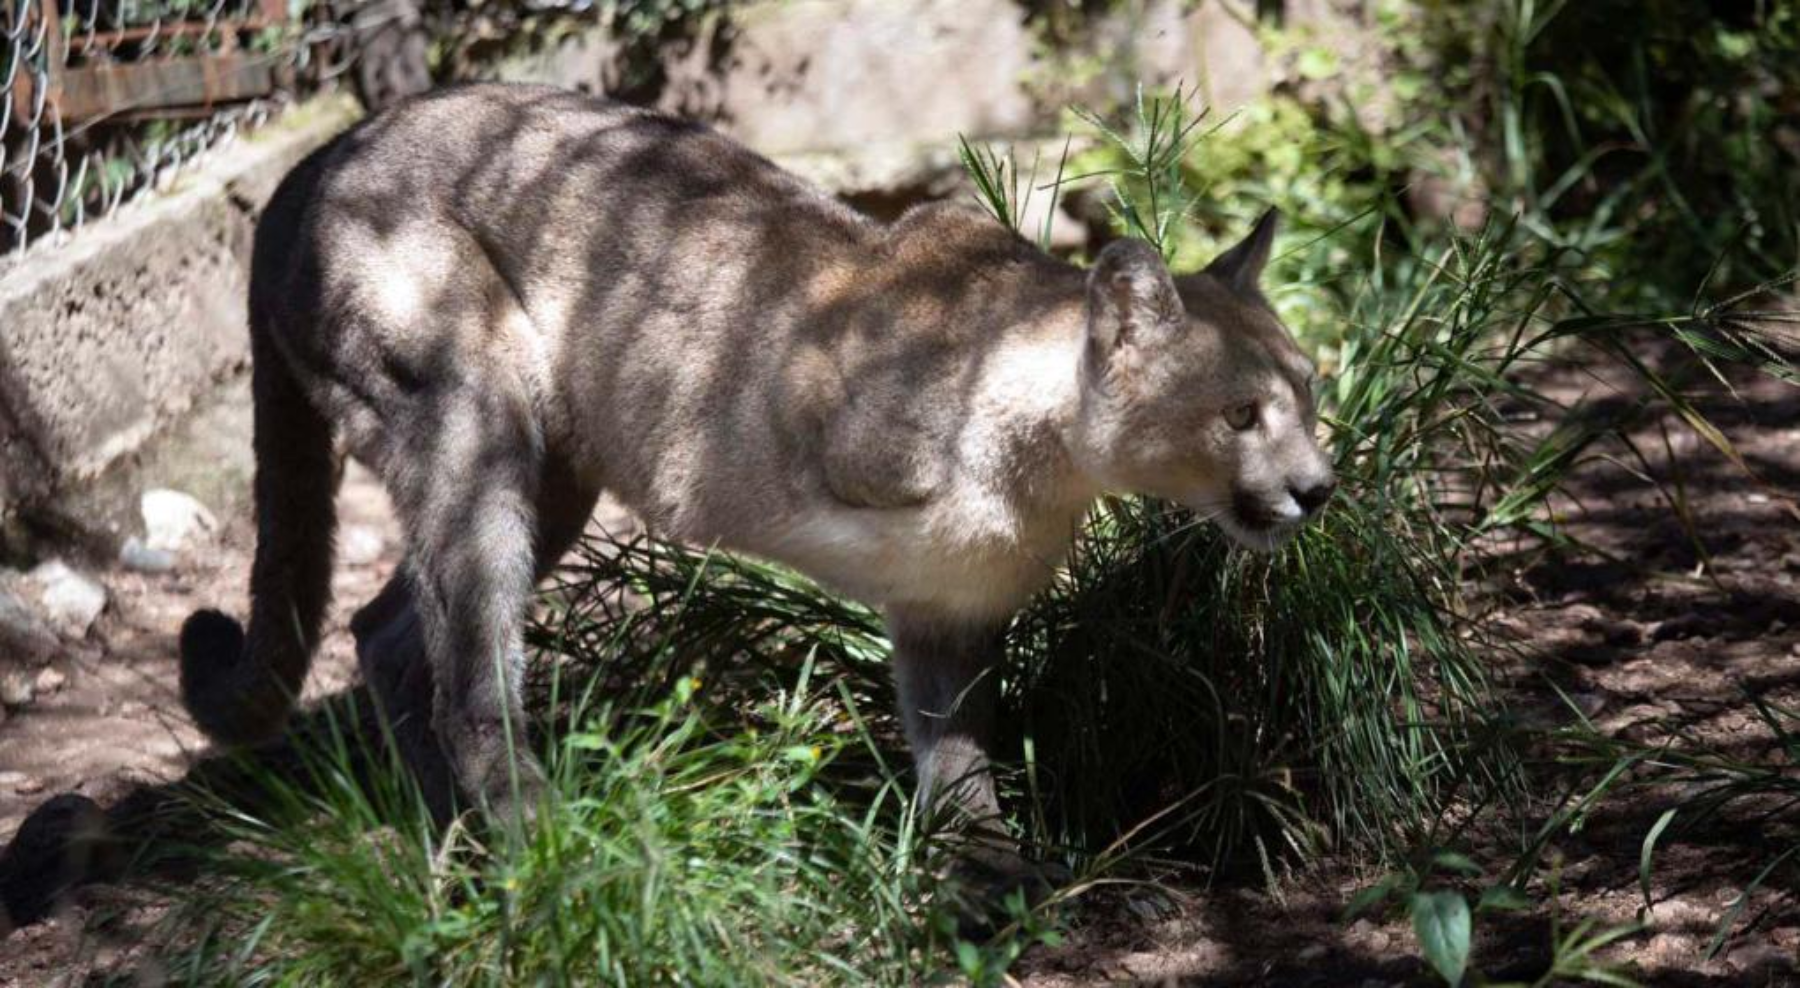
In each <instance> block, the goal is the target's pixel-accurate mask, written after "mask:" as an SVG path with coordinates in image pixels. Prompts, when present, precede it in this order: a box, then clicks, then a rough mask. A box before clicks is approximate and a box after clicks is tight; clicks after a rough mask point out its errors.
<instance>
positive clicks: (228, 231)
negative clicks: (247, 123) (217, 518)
mask: <svg viewBox="0 0 1800 988" xmlns="http://www.w3.org/2000/svg"><path fill="white" fill-rule="evenodd" d="M355 113H356V111H355V108H354V105H353V104H351V103H350V102H349V101H348V100H347V99H345V98H342V97H336V98H331V99H327V100H323V101H320V102H318V103H315V104H313V105H309V106H305V107H302V108H299V109H297V110H296V111H295V112H293V113H291V114H289V115H288V116H286V117H285V118H283V119H282V120H281V121H280V122H278V123H277V124H275V125H273V126H271V127H269V128H266V129H264V130H262V131H260V132H258V133H257V134H255V135H253V136H252V137H250V138H248V139H246V140H244V141H242V142H240V143H238V144H236V145H234V146H231V147H227V148H223V149H220V150H218V151H216V152H214V153H213V154H212V155H210V156H209V157H208V158H207V160H206V161H205V162H204V163H203V164H201V165H198V166H196V167H195V168H193V169H191V170H189V171H186V172H183V173H180V174H179V175H178V177H177V179H176V180H175V182H174V184H173V186H172V187H171V188H170V189H169V190H168V191H167V192H166V193H162V194H158V195H154V196H148V197H145V198H143V199H140V200H138V201H137V202H134V203H132V204H130V205H128V206H125V207H124V208H122V209H120V210H119V212H118V213H117V214H115V215H114V216H112V217H109V218H107V219H104V220H99V221H96V222H93V223H90V224H88V225H86V226H84V227H82V228H80V229H79V230H77V231H75V232H74V233H73V234H71V235H69V236H67V237H66V238H63V239H60V240H53V241H44V242H41V243H39V244H37V245H34V246H33V247H32V248H31V249H29V250H28V251H26V252H25V254H23V255H22V256H19V257H16V258H11V259H8V260H7V261H5V262H4V266H0V533H4V532H6V531H8V530H9V528H10V530H11V532H12V535H11V538H10V540H8V541H10V542H11V543H14V545H13V548H14V549H15V550H16V549H17V546H16V543H17V542H18V541H19V532H18V525H17V516H18V513H19V510H20V508H21V506H24V505H30V506H32V507H33V508H35V509H38V510H37V511H36V512H35V515H36V517H35V518H34V522H35V523H37V524H39V525H44V524H48V525H50V526H51V527H53V528H67V529H69V530H68V531H66V532H63V533H61V534H65V535H69V536H74V537H77V538H78V539H81V540H85V541H98V542H101V543H104V542H106V541H107V540H108V539H109V538H110V537H111V536H114V535H118V534H122V533H123V530H124V529H125V528H126V527H128V526H129V525H130V523H131V519H130V511H131V505H132V504H134V502H133V501H132V499H130V498H129V497H122V498H116V499H103V501H104V500H116V501H118V502H119V503H117V504H111V503H86V502H85V501H84V500H83V498H82V494H83V493H86V492H88V491H89V490H90V488H94V487H95V481H97V480H98V479H100V478H101V477H102V475H103V474H105V473H107V472H108V471H109V470H110V469H112V468H114V467H115V466H116V465H118V464H120V462H121V461H122V460H126V459H129V458H130V457H132V456H133V455H135V454H136V453H138V452H139V451H140V450H142V449H143V448H144V447H145V444H146V442H147V441H148V440H150V439H151V438H152V437H155V436H157V435H159V434H160V433H162V432H164V431H165V430H167V429H168V428H169V426H171V425H172V424H173V423H175V422H177V421H179V420H181V419H182V418H183V417H184V416H185V415H186V414H187V413H188V412H189V411H190V410H191V409H193V408H194V407H195V406H196V404H199V403H202V402H204V401H205V400H206V398H207V396H208V395H209V394H210V393H211V392H212V391H213V390H214V388H215V386H216V385H217V384H218V383H219V382H220V381H222V380H225V379H227V378H230V377H231V376H233V375H234V374H237V373H238V372H240V371H241V369H242V368H243V367H244V366H245V365H246V362H247V360H248V336H247V334H246V333H245V331H244V298H245V291H246V288H247V284H246V282H247V277H248V261H249V251H250V240H251V231H252V229H253V227H254V223H255V217H256V213H257V210H259V209H260V208H261V205H262V203H263V202H264V201H265V200H266V199H267V198H268V196H269V194H270V193H271V192H273V191H274V188H275V185H276V183H277V182H278V181H279V180H280V179H281V176H282V175H284V174H286V172H287V170H288V169H289V168H291V167H292V166H293V165H294V164H295V163H296V162H298V161H299V160H300V158H302V157H304V156H305V155H306V153H307V152H309V151H310V150H312V149H313V148H314V147H317V146H318V145H319V144H321V143H323V142H324V141H325V140H327V139H328V138H329V137H330V136H331V135H333V134H335V133H337V132H338V131H340V130H341V129H343V127H344V126H346V125H347V124H348V122H349V121H350V120H352V119H354V117H355ZM121 512H123V513H124V514H123V516H121V514H120V513H121ZM0 539H4V535H3V534H0ZM3 548H6V546H3V545H0V549H3Z"/></svg>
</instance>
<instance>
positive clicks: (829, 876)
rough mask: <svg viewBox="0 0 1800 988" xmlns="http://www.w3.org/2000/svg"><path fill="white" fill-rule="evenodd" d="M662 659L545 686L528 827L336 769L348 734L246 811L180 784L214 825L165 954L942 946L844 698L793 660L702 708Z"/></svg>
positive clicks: (862, 979) (928, 966) (334, 975)
mask: <svg viewBox="0 0 1800 988" xmlns="http://www.w3.org/2000/svg"><path fill="white" fill-rule="evenodd" d="M657 664H658V668H657V669H656V670H655V674H654V676H651V677H650V678H651V679H654V680H657V681H659V682H660V681H667V682H670V683H672V684H673V686H672V688H670V689H667V690H662V689H648V690H647V689H629V690H624V691H621V692H619V693H616V694H614V695H613V696H612V697H610V698H607V699H604V700H600V699H593V698H592V694H590V695H589V696H586V697H578V698H576V699H574V700H573V701H569V700H568V699H567V698H563V701H562V702H559V703H557V704H556V706H555V709H556V710H558V711H560V713H561V714H562V718H561V719H562V725H561V727H560V728H558V729H555V730H552V731H550V732H548V733H549V734H550V740H549V741H548V743H547V747H548V751H547V755H548V759H547V763H548V766H549V773H550V776H551V779H552V788H553V790H554V792H555V794H556V796H555V799H554V800H553V801H552V802H551V803H549V804H547V806H546V808H545V810H544V811H543V812H542V813H541V814H540V816H539V818H538V820H537V822H536V825H535V826H533V827H531V828H530V829H529V831H528V832H527V833H526V835H525V836H523V837H520V836H518V835H517V834H516V833H510V832H506V831H496V830H490V829H486V828H483V827H481V826H480V825H479V824H478V823H476V822H474V819H475V818H472V817H465V818H462V819H459V820H457V821H455V822H453V823H452V824H451V826H450V827H449V828H448V830H440V829H438V828H436V827H434V826H433V825H432V823H431V821H430V815H429V813H428V812H427V810H426V808H425V806H424V803H423V801H422V800H421V799H420V798H418V796H417V794H416V793H415V792H413V791H412V789H411V788H410V787H409V785H408V784H407V783H406V782H405V781H404V778H405V776H404V770H403V769H401V768H400V767H399V766H398V765H390V766H389V769H388V771H387V772H386V773H377V774H376V779H375V782H374V784H373V785H371V784H370V783H369V780H368V779H366V778H364V777H361V775H360V773H358V772H356V771H354V770H353V769H352V767H351V766H353V765H354V764H356V763H358V761H359V753H358V752H356V751H354V750H352V746H354V745H355V744H357V743H358V742H356V741H355V740H353V739H352V737H353V736H352V735H351V734H350V733H349V732H327V733H326V735H325V738H326V740H325V742H324V744H323V745H322V746H321V747H319V748H317V749H314V750H310V751H308V752H307V753H306V756H305V761H306V764H307V766H308V770H307V772H305V773H303V774H304V775H305V776H306V777H305V778H304V779H297V780H295V779H290V780H283V779H268V780H266V781H265V783H264V785H265V787H266V789H267V794H266V796H264V797H263V798H260V799H259V800H258V807H259V809H258V811H257V812H255V813H254V814H252V813H247V812H244V811H243V810H242V809H240V808H238V806H236V805H232V804H227V803H224V802H220V801H214V800H209V799H208V797H207V796H206V794H204V793H201V794H198V795H197V797H196V798H197V799H198V800H200V802H201V804H202V806H203V808H204V809H205V810H206V811H207V813H206V817H207V819H208V826H210V827H212V828H214V829H215V830H216V833H215V834H214V835H213V836H214V838H215V839H217V838H224V839H225V840H226V841H228V842H229V845H228V847H226V848H225V849H224V850H213V851H211V852H209V853H208V854H207V856H206V858H205V860H206V861H207V879H206V883H205V887H204V888H203V889H201V890H199V891H198V892H197V893H195V894H194V895H193V897H192V898H191V899H190V900H189V901H188V902H186V903H184V904H183V905H182V906H181V907H180V908H179V910H178V913H177V919H176V928H177V929H178V930H180V931H182V933H181V936H182V937H183V938H185V939H188V940H190V941H197V942H194V943H192V945H191V946H189V947H188V948H186V949H185V950H183V951H180V952H177V953H176V955H175V956H176V958H177V960H176V961H175V962H174V963H175V968H176V970H177V973H179V974H180V976H182V977H183V978H191V980H194V981H196V982H201V983H214V984H261V983H268V982H278V983H294V984H314V983H321V984H404V983H412V984H431V985H483V984H494V985H499V984H507V985H511V984H527V983H529V984H538V983H544V984H614V985H633V986H635V985H644V984H665V983H667V984H695V983H698V984H858V985H860V984H891V985H903V984H916V983H919V982H920V981H922V980H925V979H926V978H927V977H928V976H931V975H933V974H934V973H935V972H937V971H939V970H941V969H942V968H943V967H944V966H945V965H946V964H947V963H949V956H950V955H949V949H950V948H951V947H952V946H955V945H956V944H957V940H956V938H955V936H954V930H955V924H954V920H953V918H951V913H950V912H948V908H949V906H948V905H947V904H946V902H944V901H943V900H942V897H941V896H939V895H938V894H937V890H936V889H935V888H934V887H933V885H932V882H931V875H932V873H933V870H932V862H930V861H929V860H927V852H928V850H929V846H928V844H927V843H926V842H925V841H924V840H923V839H922V835H921V834H920V832H919V831H918V830H917V829H916V827H915V826H914V824H915V818H914V816H913V814H912V812H911V809H910V800H909V799H908V794H907V792H906V790H905V789H904V788H903V787H902V786H901V785H900V784H899V783H898V781H897V780H896V779H895V778H894V777H893V776H892V775H891V774H888V773H886V772H885V771H884V770H883V769H882V768H881V762H880V760H879V758H878V757H871V754H870V753H871V752H873V751H874V749H873V748H872V746H871V741H870V736H869V735H868V733H867V732H866V731H864V730H863V729H861V728H860V727H859V726H858V725H857V723H856V721H855V716H856V713H855V711H856V708H855V706H854V704H852V703H849V702H846V701H844V700H842V699H841V698H840V697H839V696H838V695H837V694H836V693H835V691H833V690H831V689H830V688H829V687H824V686H822V685H821V684H819V683H817V682H816V681H815V680H813V679H812V678H811V677H810V675H809V671H808V668H806V666H805V664H804V663H803V665H802V668H801V669H800V670H799V674H798V675H797V676H796V677H795V679H794V681H793V682H792V683H791V685H790V687H788V688H782V687H779V686H776V687H772V688H771V689H770V690H767V691H764V692H762V693H761V695H760V697H759V699H758V700H757V701H756V702H755V703H753V704H750V705H747V706H745V707H742V708H737V709H726V708H721V707H718V706H713V705H708V704H705V703H703V702H701V696H702V692H703V682H702V680H700V679H699V678H697V676H696V675H695V673H694V672H693V671H692V670H691V669H690V668H688V667H687V666H685V665H683V664H681V663H677V662H674V661H673V660H672V659H671V658H670V656H669V654H668V653H664V654H663V656H661V658H660V659H659V660H658V663H657ZM590 700H591V701H592V702H590ZM363 754H366V753H363ZM376 757H377V758H379V757H380V756H379V755H377V756H376ZM840 760H844V761H846V762H850V763H855V764H857V765H859V766H860V768H858V769H857V770H856V771H852V772H846V771H843V770H841V769H839V768H837V763H838V762H839V761H840ZM832 773H836V774H837V776H838V779H837V781H836V782H835V783H834V784H832V785H826V784H823V783H822V781H821V780H822V778H823V777H824V776H826V775H829V774H832ZM1004 949H1006V944H1005V941H1004V940H1002V941H996V945H995V946H993V947H991V948H984V947H976V946H974V945H971V944H963V945H962V953H963V954H964V955H966V957H965V958H964V964H965V966H969V965H974V966H975V967H976V968H978V969H979V968H980V967H981V965H983V964H987V965H989V966H990V967H991V966H992V960H993V957H992V954H993V952H994V951H1001V950H1004ZM1013 953H1014V954H1016V950H1014V952H1013Z"/></svg>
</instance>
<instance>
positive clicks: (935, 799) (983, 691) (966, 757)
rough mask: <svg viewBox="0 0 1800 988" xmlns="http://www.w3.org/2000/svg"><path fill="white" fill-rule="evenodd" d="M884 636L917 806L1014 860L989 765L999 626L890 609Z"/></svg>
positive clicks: (1001, 642)
mask: <svg viewBox="0 0 1800 988" xmlns="http://www.w3.org/2000/svg"><path fill="white" fill-rule="evenodd" d="M888 635H889V637H890V638H892V639H893V643H894V679H895V685H896V687H897V693H898V697H899V702H900V716H901V719H902V721H903V723H904V724H905V726H906V740H907V743H908V744H909V745H910V746H911V747H912V755H913V764H914V765H916V766H917V767H918V773H919V798H920V801H921V804H922V805H923V806H925V807H928V808H934V809H938V808H947V809H950V810H951V811H952V812H954V813H956V814H958V815H959V816H960V817H962V818H963V819H964V820H965V821H966V822H967V823H969V824H970V825H972V826H973V827H974V828H975V829H976V831H977V833H978V834H979V835H980V845H981V847H982V849H983V852H1000V854H1002V855H1010V856H1011V857H1014V858H1016V857H1017V855H1016V853H1013V852H1012V849H1011V844H1010V842H1009V841H1007V840H1006V838H1005V837H1004V832H1003V828H1002V827H1001V824H1000V804H999V803H998V801H997V800H996V799H995V798H994V777H993V773H992V772H991V770H990V768H989V763H988V746H989V744H990V742H991V735H992V732H993V720H994V707H995V705H996V702H997V700H998V699H999V693H1000V690H999V678H998V677H999V663H1000V660H1001V659H1002V658H1003V657H1004V652H1005V638H1006V626H1005V624H1004V623H999V622H993V623H986V624H975V623H970V622H968V621H966V620H959V619H955V618H947V617H944V616H942V615H937V614H932V613H929V612H920V611H915V610H900V609H894V610H891V611H890V612H889V614H888ZM976 856H977V857H978V858H986V857H989V856H990V854H989V853H978V854H977V855H976Z"/></svg>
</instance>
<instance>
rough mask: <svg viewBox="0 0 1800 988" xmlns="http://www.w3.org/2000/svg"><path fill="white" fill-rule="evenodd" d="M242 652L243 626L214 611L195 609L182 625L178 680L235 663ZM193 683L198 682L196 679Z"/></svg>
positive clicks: (185, 683)
mask: <svg viewBox="0 0 1800 988" xmlns="http://www.w3.org/2000/svg"><path fill="white" fill-rule="evenodd" d="M243 654H244V626H243V625H241V624H239V623H237V621H236V620H234V619H232V618H231V617H228V616H227V615H225V614H222V613H220V612H218V611H214V610H205V611H195V612H194V613H192V614H190V615H188V619H187V620H186V621H184V622H182V625H181V681H182V686H183V688H184V691H185V688H186V687H187V685H188V684H189V682H190V677H191V676H193V675H194V674H198V675H200V676H206V675H208V674H211V673H216V672H218V671H220V670H221V669H224V668H228V667H230V666H233V665H236V664H237V662H238V659H239V658H240V657H241V656H242V655H243ZM194 684H195V685H198V682H197V681H195V683H194Z"/></svg>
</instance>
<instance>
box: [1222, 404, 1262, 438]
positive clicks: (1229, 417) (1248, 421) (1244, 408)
mask: <svg viewBox="0 0 1800 988" xmlns="http://www.w3.org/2000/svg"><path fill="white" fill-rule="evenodd" d="M1225 424H1226V425H1229V426H1231V427H1232V428H1233V429H1236V430H1237V431H1239V432H1243V431H1244V430H1245V429H1248V428H1250V427H1251V426H1253V425H1255V424H1256V403H1255V402H1253V401H1247V402H1245V403H1243V404H1242V405H1234V406H1232V407H1231V408H1227V409H1225Z"/></svg>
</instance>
